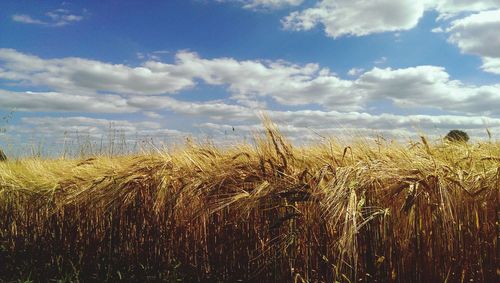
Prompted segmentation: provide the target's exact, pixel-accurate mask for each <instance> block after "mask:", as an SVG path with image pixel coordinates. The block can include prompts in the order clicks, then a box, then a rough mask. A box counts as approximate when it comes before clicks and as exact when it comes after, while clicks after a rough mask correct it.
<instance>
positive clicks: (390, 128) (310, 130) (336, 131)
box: [198, 110, 500, 142]
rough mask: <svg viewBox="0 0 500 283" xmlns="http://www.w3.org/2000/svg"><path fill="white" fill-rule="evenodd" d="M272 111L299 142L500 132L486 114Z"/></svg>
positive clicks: (228, 129)
mask: <svg viewBox="0 0 500 283" xmlns="http://www.w3.org/2000/svg"><path fill="white" fill-rule="evenodd" d="M268 114H269V116H270V117H271V118H272V119H273V120H274V121H275V122H277V123H278V124H279V125H280V130H281V132H283V133H284V134H286V135H287V137H290V138H292V139H293V140H295V141H298V142H304V141H307V140H318V138H319V136H318V135H317V134H321V135H322V136H334V137H339V135H346V137H347V138H350V139H352V138H355V137H367V136H375V135H377V134H382V135H383V136H385V137H390V138H398V139H401V138H403V139H404V138H409V137H415V136H417V135H418V134H419V131H420V130H423V131H424V132H425V133H426V134H429V135H431V136H439V135H441V136H443V135H445V134H446V133H447V132H448V131H449V130H451V129H462V130H466V131H467V132H468V133H469V134H470V135H471V136H475V137H484V136H485V134H486V132H485V130H484V129H485V128H486V127H489V128H490V129H494V130H495V131H496V130H498V131H499V132H500V119H497V118H489V117H485V116H460V115H395V114H379V115H373V114H369V113H363V112H338V111H319V110H314V111H313V110H301V111H269V112H268ZM198 127H201V128H203V129H210V130H215V131H219V134H215V135H214V136H222V135H221V133H222V132H224V133H229V134H232V135H237V136H241V134H242V133H243V134H245V133H250V132H253V131H256V130H258V129H262V125H261V124H259V121H256V120H249V121H248V123H246V124H243V125H242V124H239V125H234V124H231V125H230V124H227V122H222V123H202V124H200V125H198ZM232 128H234V129H235V131H232ZM495 133H496V132H495Z"/></svg>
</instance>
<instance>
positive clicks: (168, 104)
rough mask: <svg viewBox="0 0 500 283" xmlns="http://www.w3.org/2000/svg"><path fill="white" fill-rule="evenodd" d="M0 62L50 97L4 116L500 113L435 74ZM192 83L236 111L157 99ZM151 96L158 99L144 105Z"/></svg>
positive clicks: (285, 66) (208, 62)
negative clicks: (381, 110) (275, 110)
mask: <svg viewBox="0 0 500 283" xmlns="http://www.w3.org/2000/svg"><path fill="white" fill-rule="evenodd" d="M2 62H4V64H2V65H0V78H2V79H4V80H8V81H13V82H16V83H17V85H18V86H19V87H30V86H31V85H34V86H41V87H45V88H52V89H54V91H51V92H38V93H31V94H28V93H21V94H16V95H10V94H8V93H6V92H3V94H2V95H0V99H1V102H2V105H3V106H4V108H6V107H17V108H19V109H25V110H30V111H43V109H47V111H54V110H55V109H60V110H62V111H78V109H80V110H81V111H88V112H107V113H125V112H137V111H153V110H155V109H161V108H164V109H169V110H172V111H177V112H179V113H180V112H182V113H186V114H187V113H195V112H199V113H204V114H205V115H209V116H211V117H224V115H225V114H228V113H232V114H231V115H234V117H237V116H240V117H241V115H243V114H242V113H246V112H245V111H243V110H242V109H247V108H248V107H250V108H252V109H264V108H266V101H268V100H269V99H274V100H275V101H276V102H278V103H279V104H281V105H293V106H300V105H302V106H308V105H311V104H315V105H319V106H320V107H322V108H323V109H328V110H337V111H354V110H355V111H360V110H363V109H366V107H367V105H368V104H370V103H372V102H374V101H377V100H380V99H386V100H387V99H388V100H391V101H393V102H394V103H395V104H396V105H397V106H399V107H406V108H408V107H412V108H435V109H440V110H443V111H451V112H455V113H468V114H474V113H476V114H477V113H489V114H491V115H498V114H499V112H498V111H496V109H500V108H499V107H493V106H495V105H497V104H498V103H499V101H500V99H499V94H498V93H499V85H484V86H474V85H468V84H464V83H462V82H460V81H458V80H453V79H451V78H450V76H449V74H448V73H447V72H446V70H445V69H444V68H441V67H437V66H417V67H413V68H404V69H395V70H394V69H390V68H385V69H381V68H373V69H372V70H370V71H367V72H364V73H361V72H359V70H358V75H359V77H358V78H357V79H353V80H346V79H341V78H339V77H338V76H336V75H335V74H334V73H332V72H331V71H329V70H328V69H326V68H321V67H320V66H319V65H318V64H314V63H310V64H305V65H296V64H292V63H289V62H285V61H262V60H247V61H238V60H235V59H233V58H214V59H204V58H201V57H200V56H198V55H197V54H196V53H193V52H187V51H181V52H178V53H177V54H176V59H175V63H174V64H167V63H162V62H155V61H148V62H146V63H144V65H142V66H141V67H135V68H134V67H129V66H125V65H115V64H109V63H103V62H100V61H93V60H86V59H81V58H63V59H49V60H45V59H41V58H38V57H35V56H31V55H25V54H23V53H19V52H17V51H15V50H10V49H0V63H2ZM497 66H498V62H496V61H495V60H490V61H488V65H487V67H488V68H491V69H495V68H496V67H497ZM353 72H354V71H353ZM351 73H352V72H351ZM197 80H199V81H202V82H204V83H205V84H208V85H214V86H221V87H225V88H226V89H227V91H228V92H229V93H230V97H229V98H230V99H231V101H232V102H236V103H237V104H239V105H235V104H224V105H222V104H221V103H222V102H221V101H209V102H205V103H198V104H197V103H195V102H187V101H181V100H176V99H173V98H171V97H168V96H165V94H170V93H174V92H180V91H182V90H184V89H187V88H190V87H193V86H195V85H196V81H197ZM153 94H154V95H159V96H158V97H151V95H153ZM141 96H143V97H142V98H141ZM220 112H223V113H225V114H224V115H219V114H218V113H220ZM244 115H248V114H244Z"/></svg>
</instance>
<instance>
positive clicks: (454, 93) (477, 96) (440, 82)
mask: <svg viewBox="0 0 500 283" xmlns="http://www.w3.org/2000/svg"><path fill="white" fill-rule="evenodd" d="M356 86H357V88H358V89H359V90H360V91H364V92H366V95H365V96H366V97H367V98H368V99H369V100H377V99H390V100H392V101H393V102H394V103H395V104H396V105H397V106H400V107H432V108H437V109H441V110H446V111H452V112H458V113H469V114H471V113H484V114H487V115H499V114H500V112H499V111H498V110H497V109H498V107H500V84H497V85H484V86H474V85H467V84H464V83H462V82H460V81H458V80H452V79H450V75H449V74H448V73H447V72H446V70H445V69H444V68H442V67H436V66H418V67H411V68H404V69H395V70H393V69H391V68H385V69H380V68H374V69H372V70H370V71H368V72H366V73H364V74H363V75H361V76H360V77H359V78H358V80H356Z"/></svg>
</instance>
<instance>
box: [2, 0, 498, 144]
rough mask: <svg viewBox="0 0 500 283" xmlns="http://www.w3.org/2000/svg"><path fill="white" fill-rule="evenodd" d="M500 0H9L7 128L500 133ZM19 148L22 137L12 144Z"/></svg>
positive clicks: (233, 136)
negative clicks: (269, 123) (266, 126)
mask: <svg viewBox="0 0 500 283" xmlns="http://www.w3.org/2000/svg"><path fill="white" fill-rule="evenodd" d="M499 31H500V0H475V1H471V0H370V1H367V0H168V1H130V0H109V1H88V0H87V1H51V0H47V1H39V0H38V1H35V0H31V1H29V0H3V1H1V2H0V117H7V119H2V120H0V128H2V129H3V130H2V131H1V132H0V144H3V145H4V147H5V146H7V145H10V146H11V147H12V145H26V144H30V143H33V142H36V141H40V140H43V141H44V143H45V144H48V145H54V146H59V144H60V143H61V141H63V140H65V139H67V138H68V137H69V138H74V137H75V136H76V137H79V136H86V137H89V138H91V139H94V140H99V139H101V140H102V139H103V137H105V136H109V135H110V132H111V130H110V129H113V131H115V130H119V131H120V133H122V134H124V135H125V136H126V137H127V139H130V140H134V139H136V140H137V139H145V138H146V139H157V140H162V141H168V140H174V139H183V138H185V137H187V136H193V137H198V138H208V139H214V140H226V141H236V140H241V139H246V138H247V137H249V136H251V134H252V132H253V131H255V129H258V128H259V127H260V125H261V122H260V117H261V116H262V115H263V113H265V114H266V115H268V116H270V117H271V118H272V119H273V121H275V122H276V123H277V124H279V125H280V128H281V130H282V132H283V133H285V134H286V135H287V136H289V138H291V139H292V140H293V141H294V142H297V143H303V142H308V141H314V140H316V139H318V138H320V139H321V138H322V137H325V136H340V135H358V136H359V135H360V136H366V137H374V136H377V135H382V136H386V137H390V138H398V139H401V138H403V139H405V138H411V137H415V136H418V135H419V134H421V133H426V134H427V135H429V136H431V137H440V136H441V137H442V136H443V135H445V134H446V133H447V132H448V131H449V130H451V129H462V130H465V131H466V132H468V133H469V135H471V136H472V137H473V138H476V139H484V138H485V137H487V132H486V129H489V131H490V132H491V133H492V135H493V138H497V137H499V136H500V134H499V133H500V32H499ZM6 151H8V150H6Z"/></svg>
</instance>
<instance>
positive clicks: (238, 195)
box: [0, 122, 500, 282]
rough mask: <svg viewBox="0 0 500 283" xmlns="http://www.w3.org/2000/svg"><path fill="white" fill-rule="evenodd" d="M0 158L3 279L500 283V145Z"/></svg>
mask: <svg viewBox="0 0 500 283" xmlns="http://www.w3.org/2000/svg"><path fill="white" fill-rule="evenodd" d="M266 129H267V130H266V131H265V132H264V133H261V134H259V135H257V136H256V138H255V142H254V143H253V144H240V145H234V146H229V147H218V146H215V145H213V144H210V143H203V144H197V143H187V144H186V145H185V146H183V147H180V148H177V149H175V150H158V151H156V152H152V153H138V154H128V155H123V156H104V155H102V156H94V157H89V158H85V159H62V158H61V159H40V158H24V159H20V160H10V161H6V162H0V215H1V217H0V262H1V264H0V278H1V279H0V281H4V282H30V281H32V282H33V281H34V282H47V281H49V280H60V281H59V282H96V281H111V282H115V281H123V282H178V281H184V282H256V281H260V282H495V281H496V282H498V281H497V280H498V277H499V272H500V271H499V269H498V256H499V253H498V249H499V247H498V232H499V216H500V212H499V207H498V203H499V197H500V196H499V192H500V190H499V188H500V143H498V142H481V143H474V144H465V143H445V142H439V143H430V142H428V141H427V140H426V139H425V138H422V139H421V140H418V141H414V142H410V143H398V142H392V141H385V140H383V139H381V140H378V141H377V142H369V141H366V140H365V141H359V142H353V143H352V144H351V145H349V146H345V145H341V144H340V143H338V142H335V140H334V139H325V140H324V141H323V142H321V143H318V144H315V145H310V146H302V147H295V146H292V145H291V143H289V142H288V141H287V140H286V138H285V137H284V136H283V135H282V134H281V133H280V132H279V130H278V129H277V128H276V127H275V126H274V125H273V124H271V123H269V122H267V123H266Z"/></svg>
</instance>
